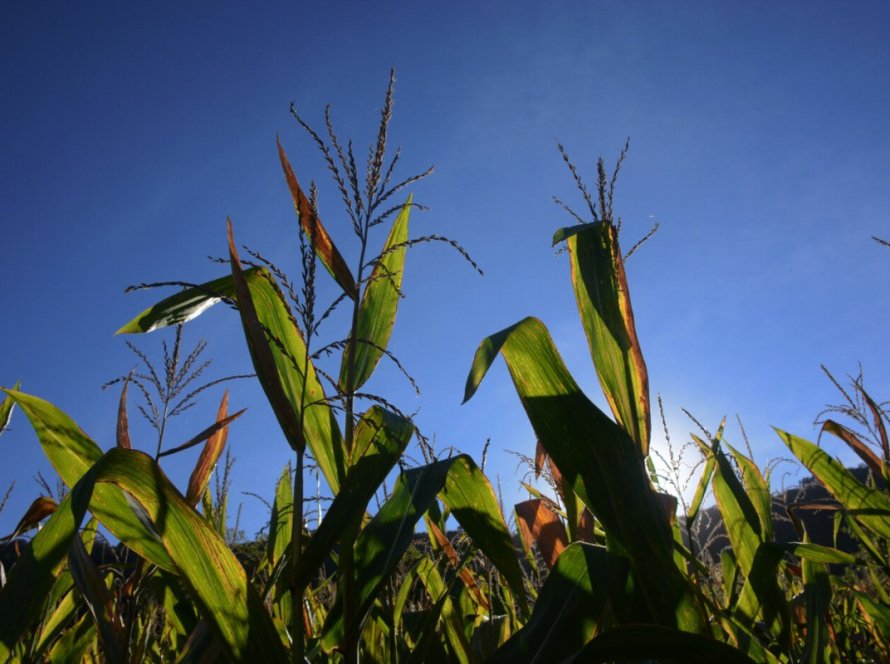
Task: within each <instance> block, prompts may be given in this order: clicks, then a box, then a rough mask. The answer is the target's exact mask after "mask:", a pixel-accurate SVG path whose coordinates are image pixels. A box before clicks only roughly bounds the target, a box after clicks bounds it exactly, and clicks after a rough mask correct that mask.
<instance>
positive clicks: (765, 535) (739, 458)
mask: <svg viewBox="0 0 890 664" xmlns="http://www.w3.org/2000/svg"><path fill="white" fill-rule="evenodd" d="M726 448H727V449H728V450H729V452H730V454H732V456H733V458H734V459H735V461H736V463H737V464H738V467H739V468H740V469H741V471H742V482H743V483H744V487H745V493H746V494H747V495H748V498H750V499H751V505H752V507H754V511H755V512H757V519H758V521H760V534H761V539H762V540H763V541H765V542H768V541H772V539H773V516H772V497H771V496H770V492H769V485H768V484H767V483H766V480H765V479H764V478H763V475H762V474H761V472H760V468H758V467H757V464H756V463H754V460H753V459H749V458H748V457H746V456H745V455H744V454H742V453H741V452H739V451H738V450H737V449H735V448H734V447H732V446H731V445H729V444H728V443H727V444H726Z"/></svg>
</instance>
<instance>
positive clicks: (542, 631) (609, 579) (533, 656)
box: [487, 542, 621, 664]
mask: <svg viewBox="0 0 890 664" xmlns="http://www.w3.org/2000/svg"><path fill="white" fill-rule="evenodd" d="M620 565H621V559H620V558H618V557H616V556H612V555H611V554H609V553H608V552H607V551H606V549H605V548H604V547H601V546H594V545H592V544H586V543H583V542H574V543H572V544H570V545H569V546H568V547H567V548H566V549H565V551H563V552H562V555H561V556H560V557H559V560H557V562H556V565H555V566H554V568H553V569H552V570H550V574H549V576H548V577H547V580H546V581H545V582H544V585H543V587H542V588H541V592H540V594H539V595H538V599H537V601H536V602H535V606H534V608H533V609H532V615H531V617H530V618H529V621H528V622H527V623H526V624H525V626H524V627H523V628H522V629H520V630H519V631H518V632H516V633H515V634H513V636H512V637H510V639H509V640H508V641H507V642H506V643H505V644H504V645H503V646H501V647H500V648H499V649H498V650H496V651H495V653H494V654H493V655H492V656H491V658H490V659H488V660H487V662H489V664H498V663H500V662H504V663H505V664H506V663H508V662H529V664H532V663H534V662H561V661H563V660H565V659H566V658H567V657H570V656H571V655H572V654H574V653H575V652H577V651H578V650H579V649H580V648H581V647H582V646H583V645H584V644H585V643H587V642H588V641H589V640H590V639H591V637H592V636H593V635H594V633H595V631H596V629H597V625H598V624H599V621H600V619H601V617H602V613H603V611H604V609H605V607H606V606H607V605H608V602H609V595H610V590H611V586H612V585H614V579H615V578H617V577H619V576H621V574H616V572H618V571H619V570H618V569H617V568H616V566H620Z"/></svg>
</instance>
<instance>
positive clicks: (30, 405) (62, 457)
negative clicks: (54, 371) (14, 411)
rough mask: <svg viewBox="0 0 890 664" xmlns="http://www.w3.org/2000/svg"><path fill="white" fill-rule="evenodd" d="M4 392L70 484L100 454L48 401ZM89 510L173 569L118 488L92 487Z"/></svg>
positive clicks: (117, 534)
mask: <svg viewBox="0 0 890 664" xmlns="http://www.w3.org/2000/svg"><path fill="white" fill-rule="evenodd" d="M8 394H9V396H10V397H11V398H12V399H13V401H15V403H17V404H18V405H19V406H20V407H21V409H22V411H23V412H24V413H25V415H26V416H27V417H28V419H29V420H30V421H31V426H32V427H34V431H35V433H36V434H37V439H38V440H39V441H40V446H41V447H42V448H43V452H44V454H46V457H47V459H49V462H50V463H51V464H52V466H53V468H55V470H56V472H57V473H58V474H59V476H60V477H61V478H62V481H63V482H65V484H67V485H68V486H69V487H73V486H74V485H75V484H77V482H78V480H80V478H81V477H83V475H84V474H85V473H86V472H87V471H88V470H89V469H90V468H91V467H92V465H93V464H94V463H96V462H97V461H98V460H99V459H100V458H101V457H102V450H100V449H99V446H98V445H96V443H94V442H93V441H92V440H90V438H89V437H88V436H87V435H86V434H85V433H84V432H83V431H81V429H80V427H78V426H77V424H76V423H75V422H74V421H73V420H72V419H71V418H70V417H68V416H67V415H66V414H65V413H63V412H62V411H61V410H59V409H58V408H56V407H55V406H53V405H52V404H51V403H48V402H46V401H44V400H43V399H39V398H37V397H34V396H30V395H27V394H23V393H22V392H12V391H10V392H8ZM90 511H91V512H92V513H93V514H94V515H95V516H96V517H97V518H98V519H99V521H101V522H102V524H103V525H104V526H105V527H106V528H108V530H110V531H111V533H112V534H113V535H114V536H115V537H117V538H118V539H120V540H122V541H126V542H127V546H129V547H130V548H131V549H133V550H134V551H135V552H136V553H138V554H139V555H140V556H142V557H143V558H148V559H150V560H152V561H153V562H154V563H155V564H156V565H157V566H158V567H161V568H162V569H165V570H173V569H174V566H173V561H171V560H170V558H169V556H168V555H167V552H166V550H165V549H164V547H163V546H162V545H161V543H160V542H158V540H157V537H156V535H155V534H154V533H153V532H151V530H149V529H148V528H147V527H146V526H145V524H144V523H143V522H142V521H141V520H140V518H139V517H138V516H137V515H136V513H135V512H134V511H133V509H132V508H131V507H130V503H129V501H128V499H127V497H126V496H125V495H124V494H123V493H122V492H121V491H120V489H118V488H117V487H115V486H113V485H110V484H101V485H99V486H98V487H96V490H95V492H94V495H93V501H92V504H91V505H90Z"/></svg>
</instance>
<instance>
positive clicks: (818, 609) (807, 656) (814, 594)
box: [800, 558, 831, 664]
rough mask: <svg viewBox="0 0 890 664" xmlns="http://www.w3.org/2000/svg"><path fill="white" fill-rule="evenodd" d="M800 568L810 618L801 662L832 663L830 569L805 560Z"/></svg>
mask: <svg viewBox="0 0 890 664" xmlns="http://www.w3.org/2000/svg"><path fill="white" fill-rule="evenodd" d="M800 567H801V574H802V576H803V583H804V597H805V598H806V615H807V636H806V643H805V644H804V650H803V654H802V656H801V659H800V661H801V662H806V663H807V664H822V662H828V661H831V655H830V647H831V636H830V635H829V632H828V630H829V624H828V608H829V605H830V604H831V581H830V580H829V578H828V566H827V565H825V564H824V563H817V562H814V561H812V560H809V559H807V558H804V559H803V560H802V561H801V565H800Z"/></svg>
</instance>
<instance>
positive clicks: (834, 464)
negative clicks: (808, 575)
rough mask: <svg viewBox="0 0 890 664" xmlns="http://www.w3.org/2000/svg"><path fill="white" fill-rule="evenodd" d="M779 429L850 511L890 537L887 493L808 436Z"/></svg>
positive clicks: (797, 454)
mask: <svg viewBox="0 0 890 664" xmlns="http://www.w3.org/2000/svg"><path fill="white" fill-rule="evenodd" d="M775 431H776V433H778V434H779V438H781V439H782V441H783V442H784V443H785V444H786V445H787V446H788V448H789V449H790V450H791V452H792V453H793V454H794V456H796V457H797V458H798V459H800V461H801V463H803V465H804V466H806V467H807V469H808V470H809V471H810V472H811V473H813V475H815V476H816V477H817V478H818V479H819V481H820V482H822V484H824V485H825V488H826V489H828V491H829V492H830V493H831V494H832V495H833V496H834V497H835V499H836V500H837V501H838V502H839V503H840V504H841V505H842V506H843V507H844V509H845V510H847V512H848V513H850V514H851V515H852V516H853V517H854V518H855V519H856V520H857V521H859V522H860V523H861V524H862V525H863V526H865V527H866V528H868V529H869V530H871V531H873V532H875V533H877V534H878V535H880V536H881V537H885V538H888V539H890V497H888V496H887V494H885V493H883V492H881V491H879V490H877V489H872V488H869V487H867V486H866V485H865V484H863V483H862V482H860V481H858V480H857V479H856V478H855V477H853V475H851V474H850V472H849V471H848V470H847V469H846V468H844V466H843V464H841V463H840V462H839V461H837V460H835V459H832V458H831V457H830V456H829V455H828V454H827V453H826V452H825V451H824V450H822V449H820V448H819V447H817V446H816V445H814V444H813V443H811V442H809V441H808V440H804V439H803V438H799V437H797V436H794V435H791V434H789V433H786V432H784V431H781V430H779V429H776V430H775Z"/></svg>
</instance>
